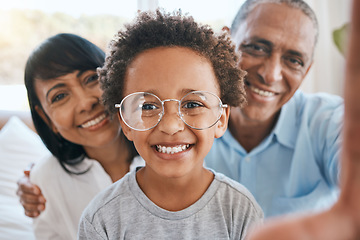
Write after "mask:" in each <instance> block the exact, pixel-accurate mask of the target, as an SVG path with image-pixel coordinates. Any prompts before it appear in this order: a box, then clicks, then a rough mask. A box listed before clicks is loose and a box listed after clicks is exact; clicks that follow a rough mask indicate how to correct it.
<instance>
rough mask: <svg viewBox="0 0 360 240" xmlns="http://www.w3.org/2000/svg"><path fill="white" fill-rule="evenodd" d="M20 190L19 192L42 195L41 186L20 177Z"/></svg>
mask: <svg viewBox="0 0 360 240" xmlns="http://www.w3.org/2000/svg"><path fill="white" fill-rule="evenodd" d="M24 178H26V177H24ZM18 192H19V193H21V192H23V193H25V194H31V195H36V196H41V191H40V188H39V187H38V186H36V185H35V184H32V183H31V182H30V181H28V180H27V179H20V180H19V181H18ZM19 196H20V195H19Z"/></svg>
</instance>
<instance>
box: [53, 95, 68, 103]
mask: <svg viewBox="0 0 360 240" xmlns="http://www.w3.org/2000/svg"><path fill="white" fill-rule="evenodd" d="M65 97H66V94H65V93H60V94H57V95H55V96H54V97H53V98H52V99H51V103H56V102H59V101H60V100H62V99H64V98H65Z"/></svg>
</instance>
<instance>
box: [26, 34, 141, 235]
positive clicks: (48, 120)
mask: <svg viewBox="0 0 360 240" xmlns="http://www.w3.org/2000/svg"><path fill="white" fill-rule="evenodd" d="M104 59H105V54H104V52H103V51H102V50H101V49H99V48H98V47H97V46H95V45H94V44H92V43H91V42H89V41H87V40H86V39H84V38H81V37H79V36H77V35H73V34H58V35H56V36H53V37H51V38H49V39H47V40H46V41H44V42H43V43H42V44H41V45H40V46H39V47H38V48H36V49H35V50H34V52H33V53H32V54H31V55H30V57H29V59H28V61H27V63H26V68H25V85H26V88H27V91H28V99H29V103H30V109H31V114H32V118H33V121H34V125H35V128H36V130H37V132H38V134H39V135H40V137H41V139H42V140H43V142H44V144H45V145H46V147H47V148H48V149H49V150H50V152H51V153H52V154H53V155H52V156H49V157H48V158H46V159H44V160H43V161H40V163H38V164H36V165H35V167H34V169H33V170H32V171H31V176H30V178H31V182H32V183H34V184H36V185H37V186H38V187H39V188H40V189H41V193H42V195H43V197H45V199H46V209H45V211H44V212H43V213H42V214H41V215H40V216H38V217H37V218H35V219H34V230H35V235H36V237H37V239H76V234H77V226H78V221H79V219H80V216H81V213H82V211H83V209H84V208H85V206H86V205H87V204H88V202H89V201H90V200H91V199H92V198H93V197H94V196H95V195H96V194H97V193H98V192H99V191H100V190H102V189H104V188H105V187H107V186H109V185H111V183H113V182H115V181H117V180H118V179H120V178H121V177H122V176H124V175H125V174H126V173H127V172H128V171H130V170H131V169H132V168H134V167H136V166H138V165H142V164H143V162H142V159H141V158H135V159H134V157H135V156H136V155H137V153H136V151H135V149H134V147H133V145H132V143H130V142H129V141H128V140H126V138H125V137H124V135H123V134H122V132H121V129H120V126H119V122H118V120H117V119H114V117H113V116H112V115H110V114H109V113H107V112H106V111H105V109H104V106H103V105H102V104H101V103H100V97H101V94H102V91H101V89H100V87H99V83H98V76H97V73H96V68H97V67H100V66H102V65H103V63H104ZM24 188H26V187H24V186H23V187H22V186H21V184H20V189H19V192H20V194H19V195H21V196H22V194H23V190H24ZM37 189H38V188H37ZM38 192H40V191H38ZM32 197H33V199H34V200H35V199H37V198H38V197H37V196H35V197H34V196H32ZM30 198H31V196H30ZM25 209H26V207H25ZM28 215H30V214H29V213H28Z"/></svg>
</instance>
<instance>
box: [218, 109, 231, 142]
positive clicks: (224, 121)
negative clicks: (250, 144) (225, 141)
mask: <svg viewBox="0 0 360 240" xmlns="http://www.w3.org/2000/svg"><path fill="white" fill-rule="evenodd" d="M229 116H230V106H229V107H227V108H224V109H223V112H222V114H221V117H220V119H219V121H218V122H217V124H216V129H215V138H219V137H221V136H222V135H224V133H225V131H226V129H227V127H228V121H229Z"/></svg>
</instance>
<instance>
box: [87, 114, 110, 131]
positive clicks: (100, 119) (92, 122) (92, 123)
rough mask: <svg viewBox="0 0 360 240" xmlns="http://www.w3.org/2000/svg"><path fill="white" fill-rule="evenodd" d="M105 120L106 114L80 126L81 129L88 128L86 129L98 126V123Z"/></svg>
mask: <svg viewBox="0 0 360 240" xmlns="http://www.w3.org/2000/svg"><path fill="white" fill-rule="evenodd" d="M105 118H106V114H105V113H104V114H102V115H100V116H98V117H97V118H95V119H93V120H90V121H88V122H86V123H84V124H82V125H81V127H82V128H88V127H91V126H94V125H96V124H98V123H99V122H101V121H102V120H104V119H105Z"/></svg>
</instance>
